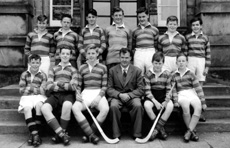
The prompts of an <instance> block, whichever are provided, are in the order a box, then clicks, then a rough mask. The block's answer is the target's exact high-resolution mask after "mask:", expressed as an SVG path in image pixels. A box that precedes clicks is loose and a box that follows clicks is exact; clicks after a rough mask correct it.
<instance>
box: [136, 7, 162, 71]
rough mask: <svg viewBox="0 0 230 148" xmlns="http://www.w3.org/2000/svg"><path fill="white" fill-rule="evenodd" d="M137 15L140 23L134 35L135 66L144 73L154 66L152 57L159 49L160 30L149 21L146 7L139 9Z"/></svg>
mask: <svg viewBox="0 0 230 148" xmlns="http://www.w3.org/2000/svg"><path fill="white" fill-rule="evenodd" d="M137 17H138V20H139V25H138V26H137V28H136V29H134V31H133V35H132V36H133V42H132V43H133V49H135V54H134V66H137V67H138V68H140V69H141V70H142V75H144V74H145V73H146V72H147V71H148V70H149V69H150V68H151V67H152V62H151V59H152V57H153V54H154V53H155V51H156V49H157V40H158V37H159V30H158V29H157V28H156V27H154V26H152V25H151V24H150V22H149V21H148V19H149V13H148V9H146V8H145V7H141V8H139V9H138V10H137Z"/></svg>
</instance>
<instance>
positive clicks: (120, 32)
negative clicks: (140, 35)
mask: <svg viewBox="0 0 230 148" xmlns="http://www.w3.org/2000/svg"><path fill="white" fill-rule="evenodd" d="M112 18H113V23H112V25H111V26H109V27H107V28H106V29H105V36H106V40H107V44H108V49H107V50H108V51H107V56H106V65H107V68H108V70H109V69H110V68H112V67H113V66H115V65H117V64H119V63H120V56H119V52H120V50H121V48H129V49H130V50H131V48H132V31H131V30H130V29H129V28H128V27H127V26H125V24H124V22H123V18H124V10H123V9H121V8H120V7H114V8H113V13H112Z"/></svg>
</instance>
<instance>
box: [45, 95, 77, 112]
mask: <svg viewBox="0 0 230 148" xmlns="http://www.w3.org/2000/svg"><path fill="white" fill-rule="evenodd" d="M75 100H76V99H75V92H73V91H65V92H52V93H51V94H50V96H49V97H48V99H47V100H46V101H45V103H49V104H50V105H51V106H52V108H53V109H55V108H57V107H61V106H62V104H63V103H64V102H65V101H69V102H71V103H72V104H73V103H74V102H75Z"/></svg>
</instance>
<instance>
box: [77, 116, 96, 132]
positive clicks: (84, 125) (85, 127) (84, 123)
mask: <svg viewBox="0 0 230 148" xmlns="http://www.w3.org/2000/svg"><path fill="white" fill-rule="evenodd" d="M79 125H80V127H81V129H82V130H83V131H84V133H85V134H86V135H87V136H90V135H91V134H93V130H92V128H91V127H90V125H89V122H88V121H87V120H86V119H85V120H83V121H81V122H79Z"/></svg>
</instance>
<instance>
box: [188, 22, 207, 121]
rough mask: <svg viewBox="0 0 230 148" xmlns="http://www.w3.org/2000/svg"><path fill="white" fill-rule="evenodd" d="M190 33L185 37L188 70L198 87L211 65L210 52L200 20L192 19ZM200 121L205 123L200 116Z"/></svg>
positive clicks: (202, 116) (203, 118)
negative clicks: (197, 82) (194, 77)
mask: <svg viewBox="0 0 230 148" xmlns="http://www.w3.org/2000/svg"><path fill="white" fill-rule="evenodd" d="M190 24H191V27H192V33H190V34H188V35H186V36H185V37H186V41H187V47H188V68H189V69H190V70H191V71H192V72H193V73H194V74H195V75H196V76H197V78H198V80H199V82H200V85H201V86H203V82H204V81H205V79H206V75H207V73H208V70H209V67H210V65H211V50H210V43H209V39H208V37H207V35H205V34H204V33H203V31H202V24H203V21H202V20H201V18H193V19H192V20H191V21H190ZM200 121H206V119H205V117H204V115H203V114H201V117H200Z"/></svg>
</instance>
